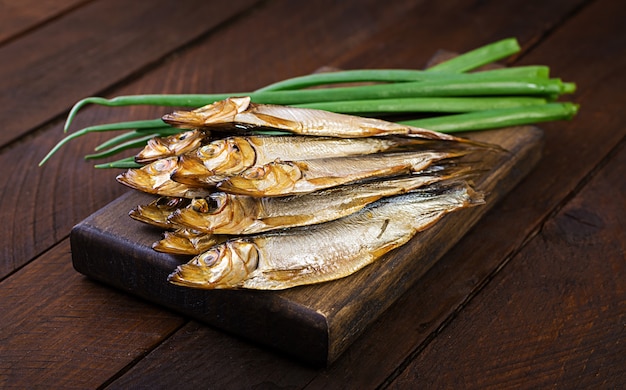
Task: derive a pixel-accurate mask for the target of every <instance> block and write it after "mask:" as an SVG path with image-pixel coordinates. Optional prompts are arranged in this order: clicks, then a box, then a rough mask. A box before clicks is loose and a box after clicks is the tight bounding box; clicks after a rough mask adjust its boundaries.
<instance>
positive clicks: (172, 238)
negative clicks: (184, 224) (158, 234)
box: [152, 229, 223, 255]
mask: <svg viewBox="0 0 626 390" xmlns="http://www.w3.org/2000/svg"><path fill="white" fill-rule="evenodd" d="M222 238H223V236H214V235H212V234H207V233H203V232H199V231H197V230H194V229H177V230H175V231H172V232H164V233H163V239H162V240H160V241H157V242H155V243H154V244H152V248H153V249H154V250H156V251H159V252H166V253H175V254H181V255H198V254H200V253H202V252H204V251H206V250H208V249H209V248H211V247H212V246H214V245H216V244H218V243H220V242H222V241H223V239H222Z"/></svg>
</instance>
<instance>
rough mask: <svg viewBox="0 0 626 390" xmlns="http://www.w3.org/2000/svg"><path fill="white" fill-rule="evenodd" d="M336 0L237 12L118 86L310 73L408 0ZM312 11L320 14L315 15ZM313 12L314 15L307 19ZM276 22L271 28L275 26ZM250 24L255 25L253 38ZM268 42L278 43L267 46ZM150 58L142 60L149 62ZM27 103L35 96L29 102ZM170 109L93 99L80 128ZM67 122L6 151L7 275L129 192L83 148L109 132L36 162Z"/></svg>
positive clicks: (170, 87) (3, 249)
mask: <svg viewBox="0 0 626 390" xmlns="http://www.w3.org/2000/svg"><path fill="white" fill-rule="evenodd" d="M330 3H331V2H311V3H310V4H309V3H307V5H306V6H302V5H296V4H295V3H293V2H272V3H271V4H268V5H267V6H265V7H261V8H260V9H259V10H258V11H257V13H251V14H250V17H248V18H242V19H239V20H238V22H237V23H236V24H233V26H230V27H229V25H225V26H222V27H221V28H220V29H218V30H217V31H216V32H215V34H211V35H209V36H208V37H207V38H206V39H205V40H203V41H202V43H201V44H198V45H197V46H194V47H191V48H189V49H188V50H187V51H185V52H184V53H183V54H180V56H179V57H176V58H175V59H173V60H172V61H167V62H165V63H164V64H163V65H162V66H160V67H158V68H156V69H154V70H152V71H151V72H149V73H146V74H145V75H144V76H143V77H140V78H139V79H137V80H135V81H134V82H133V83H130V84H128V85H125V86H124V87H123V88H119V89H117V90H115V95H126V94H141V93H183V92H188V93H194V92H225V91H232V90H235V91H236V90H244V91H245V90H250V89H255V88H258V87H260V86H262V85H264V84H267V83H270V82H273V81H276V80H278V79H280V78H282V77H283V76H281V74H282V73H283V72H284V71H285V68H284V67H285V66H290V67H292V71H295V72H298V73H297V74H305V73H306V72H308V71H309V70H310V69H316V68H319V67H321V66H322V65H324V64H325V63H326V61H327V60H328V61H330V60H331V59H332V58H334V57H336V56H338V55H339V54H341V53H343V52H345V51H347V50H349V48H350V45H351V43H353V42H356V41H357V40H358V41H359V42H360V41H365V40H367V38H368V37H369V35H368V34H372V33H375V32H377V31H380V30H381V29H383V28H384V26H387V25H388V24H390V23H392V21H393V20H395V18H397V17H398V16H399V15H401V14H402V13H403V12H404V10H405V8H406V7H408V5H407V4H408V3H410V2H407V3H403V2H397V3H395V5H394V6H393V7H390V6H383V5H380V4H378V2H375V1H372V4H375V5H377V6H378V7H379V8H380V12H378V13H376V12H374V11H373V9H369V11H367V12H365V11H362V10H361V11H359V12H355V10H358V9H360V7H359V6H358V5H355V4H352V3H346V4H345V5H340V6H336V7H330ZM370 5H371V4H370ZM301 7H302V8H301ZM329 8H330V9H331V11H329ZM179 12H181V11H179ZM287 12H289V14H286V13H287ZM372 12H374V13H372ZM181 14H182V12H181ZM285 15H288V16H285ZM311 15H318V16H319V17H317V18H311ZM322 16H323V17H322ZM216 17H217V16H216ZM309 20H311V21H312V22H311V23H309V22H308V21H309ZM59 23H60V21H59ZM360 23H366V24H368V26H369V28H368V29H367V30H363V29H361V28H360V27H359V26H360ZM205 24H206V23H205ZM268 25H271V26H273V28H271V29H268V28H267V26H268ZM348 27H349V29H348ZM58 28H59V29H61V28H62V26H61V27H58ZM126 28H127V29H129V30H130V31H129V32H128V35H129V36H132V35H133V34H138V33H137V32H134V30H133V29H134V25H133V24H132V23H130V24H129V25H128V26H126ZM251 31H254V32H255V34H253V35H252V37H251V33H250V32H251ZM288 32H289V34H290V36H291V37H292V39H289V40H282V39H281V38H282V36H284V35H286V34H287V33H288ZM99 34H100V35H98V34H97V33H96V32H94V38H93V39H97V38H98V37H100V36H101V35H102V32H101V31H100V33H99ZM343 34H347V35H349V36H354V38H352V39H353V40H352V41H344V40H342V39H339V37H343ZM313 36H315V37H317V38H316V42H317V44H316V47H318V49H317V50H316V53H315V56H313V57H311V54H312V53H311V52H310V50H309V46H304V45H302V42H303V41H304V40H306V39H310V37H313ZM307 37H309V38H307ZM357 38H358V39H357ZM29 39H35V38H33V37H29ZM44 42H45V41H41V40H37V41H36V42H34V43H33V45H43V44H44ZM263 42H275V43H274V44H273V45H269V46H268V45H265V44H263ZM335 43H337V44H335ZM74 44H75V45H81V44H83V43H81V42H78V43H74ZM138 44H139V43H138ZM67 45H68V48H69V47H73V46H72V45H71V44H69V43H68V44H67ZM318 45H319V46H318ZM0 50H1V49H0ZM68 50H69V49H68ZM72 50H78V49H77V48H76V49H72ZM129 50H130V49H129ZM142 50H145V49H142ZM277 50H278V51H279V52H277ZM131 52H132V50H131ZM223 52H227V53H229V55H224V56H222V55H217V56H216V53H223ZM141 53H142V54H141V55H139V54H138V53H134V54H133V56H135V57H137V58H138V59H137V61H139V59H140V58H143V59H144V61H148V60H149V56H148V57H146V53H145V52H143V51H142V52H141ZM127 54H128V55H130V53H127ZM314 57H315V58H314ZM277 58H280V61H277ZM251 61H253V62H254V61H255V64H256V65H255V66H250V63H251ZM147 63H148V62H144V65H147ZM3 65H4V63H1V64H0V73H1V72H3V71H4V70H3V69H4V66H3ZM27 69H28V68H27ZM294 69H299V71H298V70H294ZM304 69H305V70H304ZM15 71H17V70H15ZM102 71H103V72H106V75H105V76H106V78H107V80H109V82H113V81H112V80H118V77H119V73H118V70H117V68H116V67H115V66H109V65H106V68H103V70H102ZM68 77H69V76H68ZM103 77H104V76H103ZM69 80H71V83H70V81H69ZM1 82H2V81H0V83H1ZM68 83H70V84H71V85H72V87H71V88H76V89H77V91H80V94H82V96H80V97H83V96H86V95H88V94H90V93H92V92H93V91H89V84H85V83H82V82H79V79H76V78H70V79H68ZM23 93H25V94H26V93H27V92H25V91H24V92H23ZM30 93H32V91H31V92H30ZM7 98H8V97H7ZM77 98H78V97H77ZM73 102H74V100H68V101H67V102H66V105H65V108H64V109H69V105H70V104H72V103H73ZM22 107H23V108H24V107H28V105H27V104H26V103H23V104H22ZM0 112H1V113H2V114H0V115H6V114H8V113H9V111H8V110H4V109H3V111H0ZM165 112H168V111H167V109H163V108H152V107H150V108H147V107H143V106H137V107H130V108H104V107H98V106H91V107H87V108H86V109H84V110H83V111H81V112H80V114H79V116H78V117H77V119H76V121H75V122H74V126H73V129H78V128H81V127H84V126H89V125H93V124H98V123H109V122H116V121H124V120H133V119H145V118H154V117H158V116H160V115H162V114H163V113H165ZM61 128H62V124H61V123H60V121H57V122H55V123H54V124H53V125H52V126H50V127H47V128H46V129H45V131H43V132H41V133H38V134H36V135H34V136H32V137H27V138H26V139H23V140H20V141H18V142H16V143H15V144H13V145H12V147H11V148H5V149H3V150H1V151H0V164H1V165H0V166H16V167H20V169H14V170H7V171H6V172H5V173H4V174H3V175H2V176H1V177H0V189H1V191H0V203H1V204H3V205H4V207H2V208H0V218H1V219H2V220H4V221H10V222H9V223H7V224H5V225H0V278H2V277H4V276H6V275H8V274H9V273H10V272H12V271H14V270H15V269H17V268H19V267H20V266H22V265H23V264H25V263H26V262H28V261H30V260H32V258H33V257H34V256H36V255H37V254H39V253H41V252H42V251H43V250H45V249H46V248H48V247H50V246H51V245H53V244H54V243H55V242H58V240H60V239H62V238H64V237H66V236H67V235H68V234H69V231H70V229H71V228H72V226H73V225H75V224H76V223H78V222H79V221H81V220H82V219H84V218H86V217H87V216H88V215H90V214H91V213H93V212H94V211H96V210H97V209H99V208H101V207H103V206H104V205H106V204H107V203H109V202H111V201H112V200H113V199H115V198H116V197H118V196H120V195H121V194H122V193H123V192H124V191H125V190H124V188H123V186H121V185H119V184H117V183H116V182H115V180H114V176H115V173H111V172H112V171H102V170H100V171H98V170H94V169H93V168H92V165H93V164H92V163H86V162H83V161H82V156H84V155H85V154H88V153H90V152H91V151H92V150H93V148H94V147H95V146H96V145H98V143H100V142H102V141H104V140H105V139H106V135H104V134H100V135H92V136H89V137H84V138H80V139H77V140H74V141H73V142H71V143H70V144H69V145H67V146H66V147H64V148H63V149H62V150H61V151H60V153H59V154H58V155H56V156H54V157H53V158H52V159H51V160H50V161H49V162H48V163H47V164H46V165H45V166H44V167H43V168H39V167H37V163H38V162H39V161H40V160H41V158H43V156H45V155H46V153H47V152H48V151H49V150H50V149H51V148H52V147H53V146H54V145H55V144H56V142H58V141H59V140H60V139H61V138H62V136H63V133H62V130H61ZM4 130H5V131H4V132H2V133H0V134H5V135H6V136H7V137H9V136H8V135H7V134H11V132H10V131H8V128H5V129H4ZM0 136H1V135H0ZM5 141H7V139H5ZM58 210H62V211H58Z"/></svg>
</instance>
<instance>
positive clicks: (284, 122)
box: [254, 112, 302, 132]
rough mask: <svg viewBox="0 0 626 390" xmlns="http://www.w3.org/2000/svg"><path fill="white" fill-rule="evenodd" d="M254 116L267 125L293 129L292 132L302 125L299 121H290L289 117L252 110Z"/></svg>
mask: <svg viewBox="0 0 626 390" xmlns="http://www.w3.org/2000/svg"><path fill="white" fill-rule="evenodd" d="M254 116H256V117H257V118H259V119H260V120H262V121H263V122H265V123H266V124H267V126H268V127H276V128H278V129H283V130H289V131H294V130H295V131H294V132H297V131H298V130H300V128H301V127H302V124H301V123H300V122H296V121H290V120H289V119H285V118H279V117H276V116H273V115H267V114H262V113H260V112H254Z"/></svg>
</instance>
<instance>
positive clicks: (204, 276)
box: [168, 239, 259, 289]
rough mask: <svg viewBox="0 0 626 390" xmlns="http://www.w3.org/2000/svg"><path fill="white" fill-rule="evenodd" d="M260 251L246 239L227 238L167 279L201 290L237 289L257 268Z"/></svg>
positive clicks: (179, 267)
mask: <svg viewBox="0 0 626 390" xmlns="http://www.w3.org/2000/svg"><path fill="white" fill-rule="evenodd" d="M258 261H259V252H258V249H257V248H256V246H255V245H254V244H253V243H251V242H248V241H246V240H243V239H237V240H231V241H226V242H224V243H222V244H219V245H216V246H213V247H212V248H211V249H209V250H207V251H206V252H204V253H202V254H200V255H198V256H196V257H194V258H193V259H192V260H191V261H189V262H188V263H186V264H182V265H180V266H178V267H177V268H176V271H174V272H173V273H172V274H170V275H169V277H168V281H169V282H171V283H173V284H176V285H179V286H185V287H193V288H200V289H227V288H237V287H240V286H241V285H242V282H243V281H244V280H245V279H246V278H247V277H248V276H249V275H250V274H251V273H252V272H253V271H254V270H255V269H257V266H258Z"/></svg>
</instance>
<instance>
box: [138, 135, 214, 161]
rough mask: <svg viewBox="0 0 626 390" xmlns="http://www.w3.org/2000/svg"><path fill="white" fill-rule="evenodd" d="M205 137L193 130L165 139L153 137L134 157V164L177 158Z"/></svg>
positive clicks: (192, 148) (197, 145)
mask: <svg viewBox="0 0 626 390" xmlns="http://www.w3.org/2000/svg"><path fill="white" fill-rule="evenodd" d="M205 137H206V134H204V132H202V131H200V130H198V129H195V130H191V131H185V132H182V133H179V134H174V135H170V136H167V137H154V138H151V139H150V140H148V143H147V145H146V146H145V147H144V148H143V149H142V150H141V151H140V152H139V153H138V154H137V155H136V156H135V162H137V163H140V164H144V163H149V162H152V161H155V160H158V159H160V158H164V157H172V156H178V155H180V154H182V153H186V152H188V151H191V150H194V149H196V148H197V147H199V146H200V144H201V143H202V140H203V139H204V138H205Z"/></svg>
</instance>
